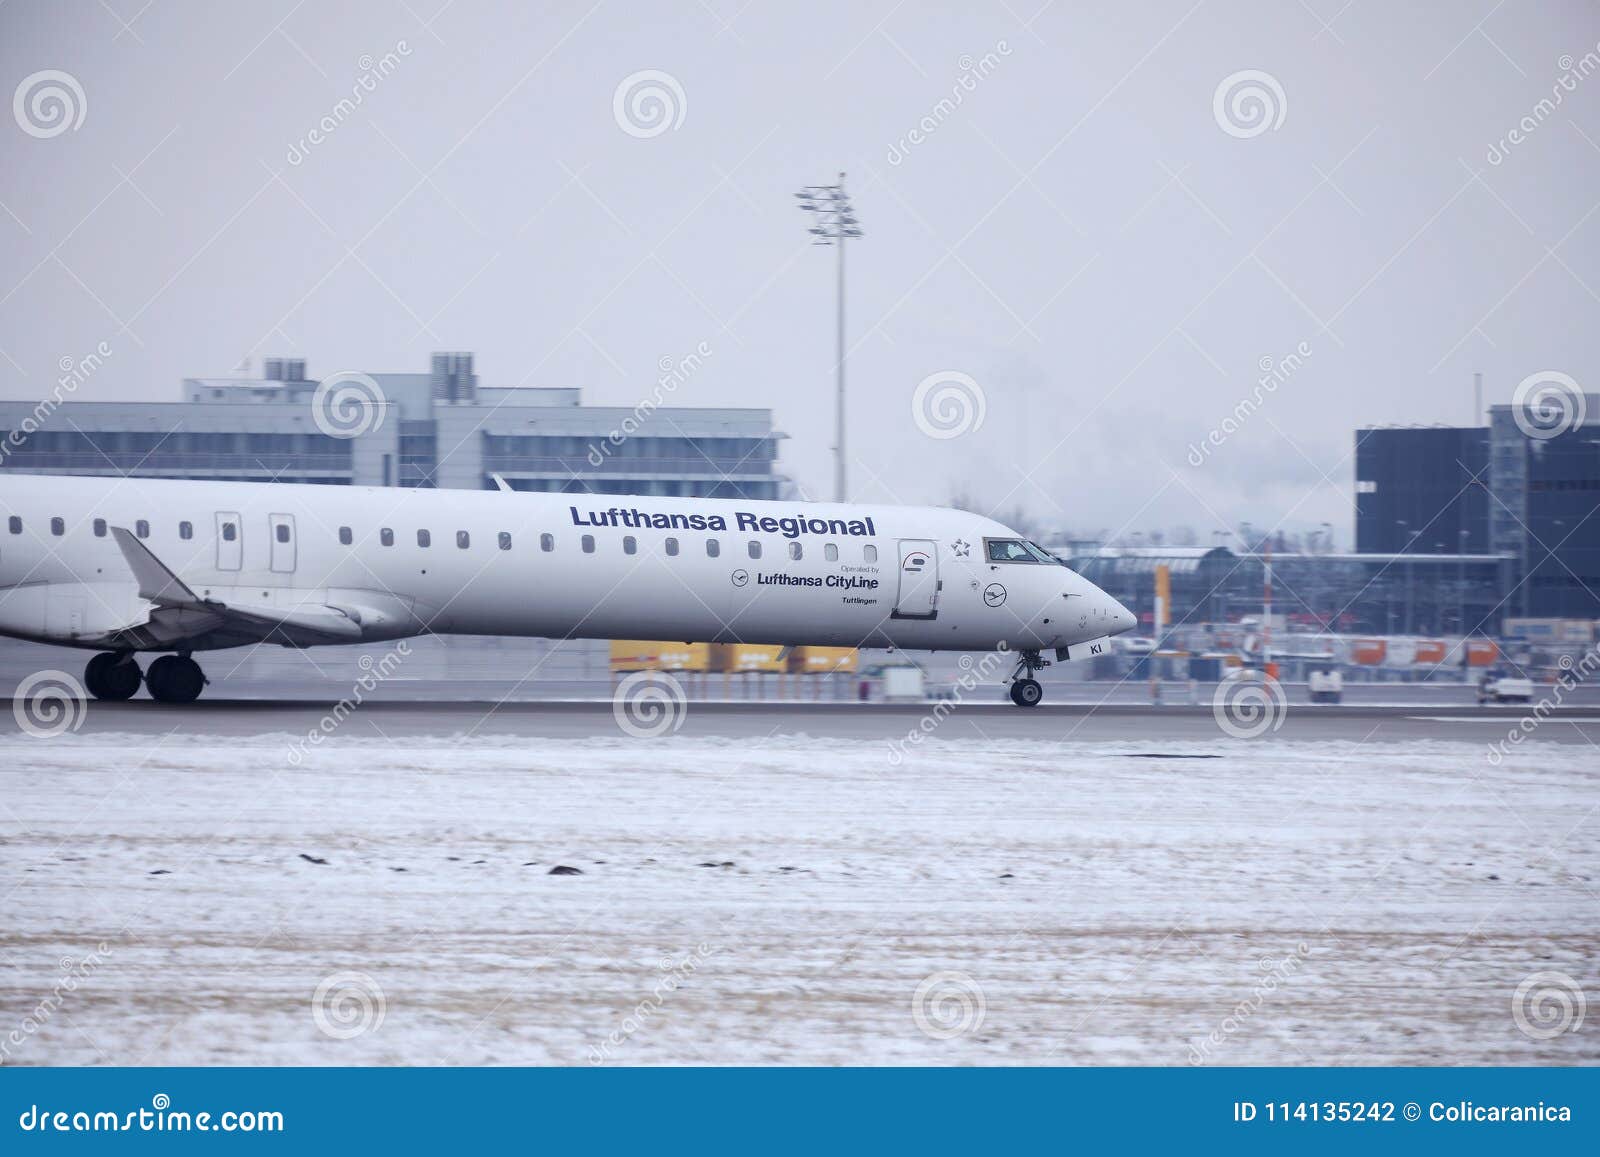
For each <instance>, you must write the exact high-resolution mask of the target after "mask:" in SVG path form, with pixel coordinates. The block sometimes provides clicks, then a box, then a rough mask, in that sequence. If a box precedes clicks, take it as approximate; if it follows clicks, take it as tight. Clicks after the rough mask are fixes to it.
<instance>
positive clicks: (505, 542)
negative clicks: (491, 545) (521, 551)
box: [500, 530, 511, 550]
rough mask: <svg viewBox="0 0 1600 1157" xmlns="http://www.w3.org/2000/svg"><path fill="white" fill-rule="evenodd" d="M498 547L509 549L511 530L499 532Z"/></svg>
mask: <svg viewBox="0 0 1600 1157" xmlns="http://www.w3.org/2000/svg"><path fill="white" fill-rule="evenodd" d="M500 549H501V550H510V549H511V532H510V531H509V530H502V531H501V532H500Z"/></svg>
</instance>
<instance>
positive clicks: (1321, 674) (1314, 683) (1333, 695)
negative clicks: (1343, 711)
mask: <svg viewBox="0 0 1600 1157" xmlns="http://www.w3.org/2000/svg"><path fill="white" fill-rule="evenodd" d="M1306 690H1307V691H1309V692H1310V694H1311V702H1313V703H1338V702H1340V701H1342V700H1343V699H1344V675H1343V674H1342V673H1340V672H1339V671H1338V670H1337V669H1334V668H1321V669H1313V670H1312V671H1311V672H1309V673H1308V674H1307V675H1306Z"/></svg>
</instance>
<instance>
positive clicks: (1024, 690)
mask: <svg viewBox="0 0 1600 1157" xmlns="http://www.w3.org/2000/svg"><path fill="white" fill-rule="evenodd" d="M1043 698H1044V688H1043V687H1041V686H1039V680H1037V679H1018V680H1017V681H1016V682H1014V683H1012V684H1011V702H1013V703H1015V704H1016V705H1017V706H1018V707H1037V706H1039V700H1041V699H1043Z"/></svg>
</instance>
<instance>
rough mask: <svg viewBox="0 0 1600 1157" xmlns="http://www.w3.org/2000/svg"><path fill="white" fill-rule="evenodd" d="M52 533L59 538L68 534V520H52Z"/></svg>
mask: <svg viewBox="0 0 1600 1157" xmlns="http://www.w3.org/2000/svg"><path fill="white" fill-rule="evenodd" d="M50 533H51V534H53V535H55V536H56V537H57V538H60V537H61V536H62V535H63V534H65V533H67V523H66V520H65V519H61V518H52V519H51V520H50Z"/></svg>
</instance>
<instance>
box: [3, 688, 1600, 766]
mask: <svg viewBox="0 0 1600 1157" xmlns="http://www.w3.org/2000/svg"><path fill="white" fill-rule="evenodd" d="M450 689H451V688H450V687H448V686H441V688H440V693H441V695H444V694H448V693H449V691H450ZM337 703H338V699H337V698H336V697H327V698H308V699H288V700H267V699H232V700H230V699H202V700H200V701H198V702H196V703H192V704H188V705H184V706H176V705H170V704H162V703H154V702H151V701H150V700H147V699H143V698H140V699H135V700H131V701H129V702H126V703H100V702H91V703H88V704H87V705H85V706H84V707H83V708H82V710H81V714H80V713H77V709H74V711H75V715H74V721H75V722H76V723H77V724H78V726H77V730H78V731H79V732H81V733H83V734H88V735H95V734H107V733H112V732H116V733H126V734H132V735H144V736H159V735H168V734H183V735H195V736H222V737H249V736H257V735H265V734H273V733H278V732H283V733H294V734H305V733H307V732H308V731H310V730H312V729H321V728H323V725H324V723H323V721H324V720H325V719H327V718H328V717H330V714H331V715H332V717H333V718H334V719H335V720H336V726H335V728H334V729H333V736H332V739H331V740H330V742H337V741H339V740H342V739H343V740H348V739H356V738H365V739H384V738H402V737H425V736H441V737H442V736H465V737H476V736H482V737H492V736H525V737H529V738H535V737H542V738H555V739H583V738H599V739H603V738H617V737H621V736H624V735H625V734H627V733H626V732H625V731H624V730H623V728H622V725H621V724H620V723H619V720H618V717H617V713H616V711H615V709H614V707H613V704H612V702H611V701H610V700H596V699H583V700H578V699H574V700H563V701H553V702H548V701H547V702H539V703H531V702H507V703H500V702H495V701H492V700H456V701H453V700H449V699H440V700H436V701H433V702H426V701H417V700H405V701H398V700H392V699H385V700H377V701H372V702H366V703H362V704H360V705H359V706H356V707H354V708H353V709H351V710H342V709H338V708H336V704H337ZM14 706H15V704H14ZM1530 711H1531V709H1530V708H1529V707H1525V706H1524V707H1511V706H1507V707H1484V708H1479V707H1472V706H1458V705H1438V704H1429V703H1415V704H1391V705H1387V706H1375V705H1363V706H1357V705H1345V706H1327V705H1320V704H1304V703H1293V702H1290V703H1289V704H1287V705H1286V707H1284V708H1283V709H1282V711H1281V713H1279V714H1277V716H1276V720H1275V721H1276V723H1277V726H1276V727H1275V728H1274V727H1271V726H1270V725H1269V726H1268V728H1267V729H1266V730H1264V731H1263V732H1262V734H1261V735H1260V736H1258V737H1254V738H1248V739H1241V738H1235V737H1234V736H1232V735H1230V734H1228V733H1227V732H1225V731H1224V730H1223V729H1222V727H1221V726H1220V725H1219V723H1218V720H1217V717H1216V715H1215V713H1214V712H1213V709H1212V708H1211V707H1210V706H1209V705H1207V704H1200V705H1193V706H1190V705H1174V704H1168V705H1164V706H1159V707H1153V706H1150V705H1149V704H1140V703H1133V702H1122V703H1107V704H1102V705H1099V706H1094V705H1086V704H1050V703H1046V704H1043V705H1041V706H1039V707H1035V708H1029V709H1023V708H1018V707H1014V706H1012V705H1011V704H1009V703H995V702H988V701H982V702H971V701H969V702H965V703H962V704H960V705H959V706H957V707H956V708H954V709H953V710H950V711H948V712H945V711H939V710H936V709H935V708H934V705H933V704H929V703H906V704H883V703H849V702H842V703H798V702H790V703H770V702H769V703H752V702H731V703H730V702H715V701H712V702H705V701H695V700H689V701H688V702H686V703H685V704H683V706H682V709H681V711H679V712H677V713H676V715H675V721H676V723H677V726H676V727H675V728H674V729H672V731H673V733H675V734H678V735H681V736H684V737H695V738H726V739H761V738H765V737H770V736H808V737H812V738H817V739H854V740H864V741H873V740H876V741H882V742H884V743H888V742H891V741H894V740H897V739H903V738H904V737H906V736H907V735H909V734H910V733H911V732H912V731H918V732H922V733H924V734H927V733H928V732H927V731H926V729H925V725H924V720H929V719H932V720H934V723H933V724H932V728H933V731H932V733H934V734H937V735H938V736H939V737H940V738H944V739H978V740H989V739H995V740H1044V741H1049V740H1054V741H1082V742H1109V741H1116V740H1126V739H1133V740H1138V741H1141V742H1145V743H1149V744H1155V745H1158V744H1160V743H1163V742H1171V741H1177V740H1184V741H1193V742H1210V743H1213V744H1215V745H1216V748H1217V750H1219V751H1223V750H1229V749H1232V748H1235V747H1237V746H1238V745H1240V744H1246V743H1272V742H1283V741H1291V740H1292V741H1307V742H1310V741H1316V742H1322V741H1338V742H1361V743H1386V742H1398V741H1412V740H1420V739H1436V740H1449V741H1453V742H1459V743H1464V744H1479V745H1482V746H1484V747H1487V746H1488V745H1489V744H1492V743H1498V742H1501V741H1503V740H1505V739H1506V738H1507V736H1508V735H1509V734H1510V733H1511V732H1512V731H1513V730H1519V727H1518V725H1519V722H1520V721H1522V720H1524V719H1526V718H1530V717H1531V716H1530ZM19 726H20V723H19V719H18V715H17V712H16V711H13V712H11V713H9V714H8V715H7V716H6V717H5V718H3V719H0V732H3V731H10V732H15V731H17V730H18V729H19ZM1518 742H1519V743H1521V742H1527V743H1536V744H1547V743H1557V744H1579V745H1584V746H1589V745H1596V744H1600V707H1582V706H1578V707H1561V708H1556V709H1554V710H1553V711H1551V712H1549V713H1548V715H1547V717H1545V718H1543V719H1542V721H1540V722H1539V723H1538V725H1537V726H1535V727H1533V728H1531V729H1529V730H1528V732H1527V734H1526V738H1525V739H1519V740H1518Z"/></svg>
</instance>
